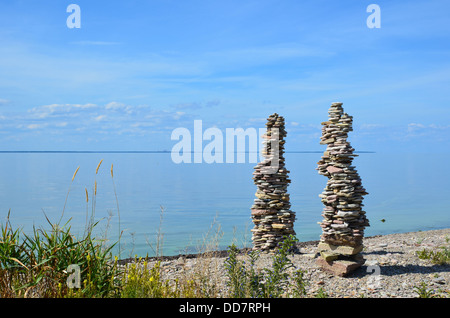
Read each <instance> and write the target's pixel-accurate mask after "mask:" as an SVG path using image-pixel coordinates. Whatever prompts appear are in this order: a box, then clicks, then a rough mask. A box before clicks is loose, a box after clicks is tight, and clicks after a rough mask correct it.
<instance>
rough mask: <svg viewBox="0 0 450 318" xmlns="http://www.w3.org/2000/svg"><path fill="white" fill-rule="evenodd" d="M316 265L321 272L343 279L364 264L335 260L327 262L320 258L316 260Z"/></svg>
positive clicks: (361, 262)
mask: <svg viewBox="0 0 450 318" xmlns="http://www.w3.org/2000/svg"><path fill="white" fill-rule="evenodd" d="M316 264H317V265H319V266H320V267H321V268H322V269H323V270H325V271H326V272H329V273H331V274H333V275H336V276H341V277H345V276H347V275H348V274H350V273H351V272H353V271H354V270H356V269H357V268H359V267H361V265H362V264H364V262H363V261H359V262H358V261H352V260H335V261H331V262H327V261H326V260H325V259H323V258H322V257H319V258H317V260H316Z"/></svg>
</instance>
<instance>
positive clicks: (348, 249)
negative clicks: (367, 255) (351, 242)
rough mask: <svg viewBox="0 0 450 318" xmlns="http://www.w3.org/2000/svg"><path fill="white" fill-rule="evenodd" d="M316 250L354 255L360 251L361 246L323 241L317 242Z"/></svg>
mask: <svg viewBox="0 0 450 318" xmlns="http://www.w3.org/2000/svg"><path fill="white" fill-rule="evenodd" d="M317 248H318V250H319V251H320V252H322V251H330V252H334V253H338V254H341V255H355V254H358V253H359V252H361V251H362V249H363V246H362V245H359V246H346V245H340V246H339V245H332V244H329V243H325V242H319V245H318V247H317Z"/></svg>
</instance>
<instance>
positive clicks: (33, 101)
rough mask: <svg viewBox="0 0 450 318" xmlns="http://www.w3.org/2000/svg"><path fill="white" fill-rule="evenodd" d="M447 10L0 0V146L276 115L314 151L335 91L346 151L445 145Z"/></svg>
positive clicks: (66, 145)
mask: <svg viewBox="0 0 450 318" xmlns="http://www.w3.org/2000/svg"><path fill="white" fill-rule="evenodd" d="M71 3H75V4H77V5H79V7H80V9H81V28H79V29H69V28H68V27H67V25H66V19H67V17H68V16H69V15H70V13H67V12H66V9H67V6H69V4H71ZM371 3H375V4H378V5H379V7H380V9H381V28H379V29H370V28H368V27H367V25H366V19H367V17H368V16H369V15H370V13H368V12H366V8H367V6H368V5H369V4H371ZM449 12H450V2H448V1H445V0H441V1H433V0H431V1H351V0H345V1H320V0H319V1H318V0H315V1H300V0H295V1H291V0H281V1H280V0H278V1H269V0H258V1H236V0H226V1H225V0H210V1H206V0H204V1H200V0H199V1H189V0H185V1H181V0H177V1H171V0H149V1H143V0H134V1H133V0H132V1H103V0H99V1H97V0H96V1H92V0H90V1H87V0H86V1H82V0H71V1H63V0H53V1H48V0H42V1H31V0H29V1H18V0H11V1H1V2H0V43H1V45H0V145H2V147H1V148H2V150H161V149H169V150H170V149H171V147H172V146H173V145H174V144H175V143H176V142H175V141H172V140H170V136H171V132H172V130H173V129H175V128H177V127H186V128H188V129H190V130H191V131H193V122H194V120H195V119H201V120H203V127H204V128H205V129H206V128H208V127H218V128H220V129H223V130H224V131H225V128H238V127H243V128H247V127H255V128H260V127H264V123H265V118H267V117H268V116H269V115H270V114H272V113H274V112H278V113H279V114H281V115H283V116H284V117H285V118H286V122H287V124H286V128H287V131H288V139H287V144H286V149H287V150H288V151H289V150H292V151H298V150H300V151H302V150H303V151H317V150H319V151H321V150H324V149H323V146H321V145H319V138H320V134H321V132H320V123H321V122H322V121H325V120H326V119H327V115H328V114H327V110H328V108H329V106H330V104H331V103H332V102H335V101H341V102H343V103H344V109H345V111H346V112H348V113H349V114H350V115H352V116H353V117H354V131H353V133H351V134H350V139H349V140H350V141H351V143H352V145H353V146H354V147H355V148H356V149H357V150H372V151H379V152H383V151H424V152H426V151H444V152H448V151H449V149H450V148H449V146H450V142H449V140H450V138H449V136H450V94H449V88H450V23H449V22H450V18H449Z"/></svg>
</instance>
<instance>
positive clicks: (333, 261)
mask: <svg viewBox="0 0 450 318" xmlns="http://www.w3.org/2000/svg"><path fill="white" fill-rule="evenodd" d="M328 114H329V120H328V121H326V122H323V123H322V137H321V142H320V144H322V145H327V149H326V151H325V152H324V153H323V156H322V158H321V160H320V161H319V162H318V167H317V170H318V172H319V174H321V175H323V176H326V177H328V182H327V185H326V187H325V189H324V191H323V192H322V194H320V195H319V197H320V198H321V199H322V203H323V204H324V205H325V207H324V209H323V214H322V216H323V221H322V222H320V223H319V224H320V226H321V227H322V235H321V238H320V242H319V246H318V249H319V252H320V257H319V258H318V260H317V262H318V264H319V265H321V266H322V268H323V269H325V270H327V271H330V272H333V273H335V274H337V275H339V276H346V275H347V274H349V273H350V272H351V271H353V270H354V269H356V268H358V267H359V266H361V265H362V264H363V263H364V260H363V259H362V257H361V255H360V254H359V253H360V252H361V250H362V248H363V244H362V243H363V237H364V228H365V227H366V226H369V221H368V219H367V218H366V215H365V214H366V212H365V211H363V206H364V204H363V203H362V202H363V196H364V195H366V194H368V193H367V192H366V190H365V189H364V187H363V186H362V183H361V178H360V177H359V175H358V172H357V170H356V169H355V167H354V166H352V161H353V159H354V157H356V156H357V155H356V154H354V153H353V151H354V150H355V149H353V148H352V147H351V145H350V143H349V142H348V141H347V137H348V132H350V131H352V130H353V128H352V121H353V118H352V116H349V115H347V114H346V113H344V110H343V108H342V103H333V104H332V105H331V107H330V109H329V111H328Z"/></svg>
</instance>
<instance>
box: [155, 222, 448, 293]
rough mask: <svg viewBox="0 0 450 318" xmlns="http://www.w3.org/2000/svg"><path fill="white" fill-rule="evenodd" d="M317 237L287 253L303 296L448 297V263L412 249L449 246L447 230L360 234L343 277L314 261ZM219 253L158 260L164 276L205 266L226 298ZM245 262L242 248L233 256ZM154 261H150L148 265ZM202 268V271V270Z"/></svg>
mask: <svg viewBox="0 0 450 318" xmlns="http://www.w3.org/2000/svg"><path fill="white" fill-rule="evenodd" d="M317 243H318V242H317V241H312V242H299V243H298V245H297V247H298V250H299V252H298V253H295V254H294V255H293V256H290V258H291V260H292V262H293V264H294V265H295V267H296V268H300V269H302V270H304V271H306V274H305V279H306V281H307V283H308V284H307V286H306V292H307V295H306V297H317V296H318V294H319V293H325V295H326V296H327V297H330V298H358V297H366V298H397V297H400V298H417V297H418V296H419V294H420V288H422V292H425V291H426V292H427V293H428V295H431V296H434V297H446V298H449V297H450V285H449V284H450V264H449V263H446V264H443V265H437V264H433V262H432V261H431V260H429V259H420V258H419V257H418V256H417V254H416V253H417V252H419V251H423V250H424V249H427V250H433V251H439V250H441V247H447V249H450V229H442V230H430V231H420V232H408V233H399V234H389V235H380V236H373V237H366V238H364V250H363V252H362V255H363V256H364V259H365V260H366V261H365V264H364V265H363V266H361V267H360V268H359V269H357V270H356V271H354V272H353V273H351V274H350V275H349V276H347V277H338V276H334V275H332V274H329V273H326V272H324V271H323V270H321V269H320V268H319V266H318V265H316V258H317V254H316V249H317ZM226 257H227V253H226V252H225V251H222V252H217V253H216V254H215V255H214V256H213V257H201V256H200V255H179V256H175V257H165V258H163V259H162V261H161V267H162V273H163V277H164V278H165V279H174V278H176V277H182V276H184V277H187V276H188V275H189V273H193V272H194V271H196V270H197V271H198V270H199V268H205V269H203V271H206V270H208V271H210V273H211V277H212V279H214V280H215V282H214V284H215V286H217V289H218V290H221V291H222V292H219V293H218V294H217V295H216V297H223V296H226V293H225V292H224V291H225V290H226V288H227V287H226V280H227V278H226V272H225V268H224V262H225V259H226ZM239 257H240V258H242V259H244V260H250V259H249V257H248V256H247V255H246V254H245V251H244V250H243V251H242V254H240V255H239ZM154 262H155V260H152V261H150V264H149V265H150V266H152V264H153V263H154ZM271 263H272V256H271V255H269V254H262V255H261V256H260V257H259V259H258V261H257V264H256V265H257V268H268V267H270V266H271ZM206 267H207V268H208V269H206Z"/></svg>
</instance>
